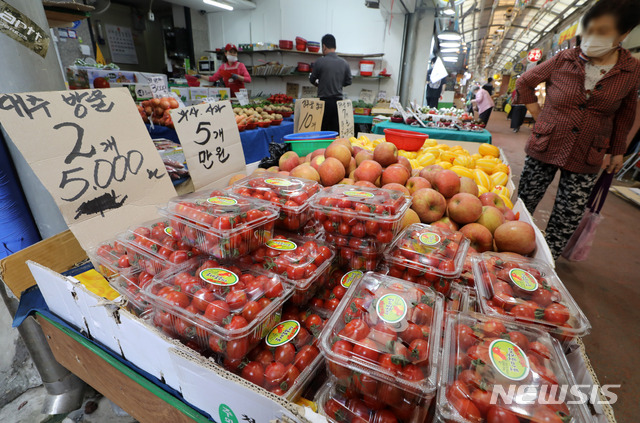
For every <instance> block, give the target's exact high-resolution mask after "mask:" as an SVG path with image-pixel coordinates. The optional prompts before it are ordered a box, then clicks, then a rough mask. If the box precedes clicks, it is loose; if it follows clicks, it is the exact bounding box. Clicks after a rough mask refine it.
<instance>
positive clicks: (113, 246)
mask: <svg viewBox="0 0 640 423" xmlns="http://www.w3.org/2000/svg"><path fill="white" fill-rule="evenodd" d="M134 254H135V253H134V252H133V251H129V249H128V248H127V246H126V244H125V243H123V242H121V241H119V240H115V239H114V240H110V241H105V242H103V243H101V244H100V245H99V246H97V247H95V248H92V249H90V250H89V251H87V256H89V260H91V263H92V264H93V267H94V268H95V269H96V270H97V271H98V272H100V273H101V274H102V275H103V276H104V277H106V278H107V279H109V278H113V277H116V276H118V275H119V274H120V273H130V272H131V271H132V270H133V269H132V267H133V265H134V263H135V262H136V261H137V257H135V256H134Z"/></svg>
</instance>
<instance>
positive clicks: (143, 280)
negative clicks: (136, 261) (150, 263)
mask: <svg viewBox="0 0 640 423" xmlns="http://www.w3.org/2000/svg"><path fill="white" fill-rule="evenodd" d="M152 280H153V276H152V275H151V274H150V273H148V272H146V271H145V270H143V269H141V268H139V267H137V268H134V269H132V270H131V272H128V273H120V274H119V275H117V276H115V277H113V278H109V279H108V281H109V285H110V286H111V287H112V288H113V289H115V290H116V291H118V293H120V295H122V297H123V298H125V299H126V300H127V302H126V304H125V305H124V308H125V309H126V310H127V311H129V312H131V313H133V314H135V315H136V316H140V315H142V314H143V313H145V312H146V311H148V310H151V309H152V307H151V305H150V304H149V301H148V299H147V297H146V294H145V292H144V287H145V286H147V285H149V284H150V283H151V281H152Z"/></svg>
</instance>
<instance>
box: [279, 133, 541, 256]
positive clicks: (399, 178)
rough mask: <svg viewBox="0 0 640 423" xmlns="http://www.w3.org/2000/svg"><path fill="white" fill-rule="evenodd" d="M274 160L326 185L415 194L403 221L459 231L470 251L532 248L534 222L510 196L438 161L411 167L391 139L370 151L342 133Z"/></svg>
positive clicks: (282, 168) (289, 172) (281, 169)
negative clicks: (515, 209) (521, 216)
mask: <svg viewBox="0 0 640 423" xmlns="http://www.w3.org/2000/svg"><path fill="white" fill-rule="evenodd" d="M278 164H279V166H274V167H272V168H269V169H267V170H268V171H271V172H280V173H282V174H286V175H291V176H295V177H299V178H305V179H310V180H313V181H316V182H319V183H321V184H322V185H324V186H331V185H335V184H348V185H356V186H365V187H382V188H384V189H391V190H397V191H400V192H402V193H404V194H405V195H406V196H411V197H412V200H413V203H412V206H411V209H410V210H408V211H407V213H406V215H405V217H404V220H403V226H408V225H409V224H411V223H419V222H422V223H428V224H432V225H434V226H439V227H442V228H447V229H453V230H455V231H460V232H462V233H463V234H464V235H465V236H466V237H467V238H469V240H470V241H471V248H472V250H471V251H472V252H473V251H475V252H479V253H481V252H484V251H491V250H496V251H509V252H514V253H519V254H523V255H527V254H531V253H532V252H533V251H534V250H535V246H536V244H535V232H534V230H533V227H532V226H531V225H530V224H528V223H526V222H520V221H518V216H517V215H516V214H514V213H513V211H512V210H511V207H513V206H512V204H511V201H509V200H508V199H507V198H506V197H505V196H504V195H503V194H497V193H495V192H484V193H480V190H479V186H478V184H477V183H476V181H474V180H473V179H472V178H469V177H467V176H459V175H458V174H457V173H455V172H454V171H453V170H451V169H445V168H443V167H442V166H440V165H437V164H434V165H429V166H426V167H424V168H422V169H421V170H418V169H412V167H411V163H410V161H409V159H407V158H406V157H404V156H401V155H399V154H398V149H397V147H396V146H395V145H394V144H392V143H389V142H380V143H378V144H377V146H376V147H375V149H374V150H373V152H370V151H368V150H365V149H364V148H362V147H358V146H352V145H351V142H349V140H347V139H344V138H340V139H337V140H335V141H333V142H332V143H331V144H330V145H329V146H328V147H327V148H326V149H324V148H323V149H319V150H316V151H314V152H312V153H309V154H308V155H307V156H305V157H299V156H298V154H296V153H295V152H293V151H289V152H286V153H285V154H283V155H282V157H280V161H279V163H278ZM505 200H506V201H508V203H507V202H505Z"/></svg>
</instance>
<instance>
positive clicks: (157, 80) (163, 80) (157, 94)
mask: <svg viewBox="0 0 640 423" xmlns="http://www.w3.org/2000/svg"><path fill="white" fill-rule="evenodd" d="M149 88H150V89H151V93H152V94H153V97H154V98H161V97H166V96H168V95H169V86H168V84H167V77H166V76H164V75H161V76H150V77H149Z"/></svg>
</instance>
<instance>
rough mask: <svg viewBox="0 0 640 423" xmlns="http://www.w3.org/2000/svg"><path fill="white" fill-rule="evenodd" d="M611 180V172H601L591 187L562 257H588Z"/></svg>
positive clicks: (570, 258) (580, 259)
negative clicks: (591, 190)
mask: <svg viewBox="0 0 640 423" xmlns="http://www.w3.org/2000/svg"><path fill="white" fill-rule="evenodd" d="M612 181H613V173H607V172H602V174H601V175H600V178H599V179H598V182H596V185H595V186H594V187H593V192H592V193H591V197H589V202H588V203H587V209H588V210H587V212H586V213H585V215H584V216H583V218H582V220H581V221H580V225H578V229H576V231H575V232H574V233H573V235H572V236H571V239H569V242H568V243H567V246H566V247H565V248H564V251H563V252H562V257H564V258H566V259H567V260H570V261H584V260H586V259H587V258H588V257H589V251H591V245H593V240H594V238H595V236H596V229H597V228H598V225H599V224H600V222H601V221H602V219H603V216H601V215H600V211H601V210H602V206H603V205H604V200H605V199H606V198H607V194H608V193H609V187H611V182H612Z"/></svg>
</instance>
